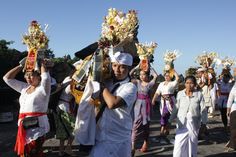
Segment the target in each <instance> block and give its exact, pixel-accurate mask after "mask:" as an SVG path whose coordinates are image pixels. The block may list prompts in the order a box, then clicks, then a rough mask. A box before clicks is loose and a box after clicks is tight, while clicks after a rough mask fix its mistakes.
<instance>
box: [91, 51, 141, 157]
mask: <svg viewBox="0 0 236 157" xmlns="http://www.w3.org/2000/svg"><path fill="white" fill-rule="evenodd" d="M111 61H112V62H116V63H119V64H122V65H127V66H131V65H132V62H133V59H132V56H131V55H130V54H127V53H121V52H116V53H115V54H114V56H111ZM105 86H106V87H107V88H108V90H109V91H110V92H111V93H112V94H113V95H114V96H118V97H121V98H122V99H123V100H124V102H125V105H124V106H120V107H117V108H115V109H109V108H107V107H106V108H105V110H104V112H103V114H102V116H101V118H100V119H99V120H98V122H97V128H96V143H95V145H94V147H93V149H92V151H91V153H90V157H101V156H106V157H121V156H122V157H130V156H131V130H132V124H133V119H132V115H131V112H132V109H133V105H134V102H135V100H136V98H137V87H136V86H135V85H134V84H133V83H131V82H130V78H129V77H127V78H126V79H125V80H122V81H119V82H113V81H109V82H106V83H105ZM114 89H115V90H114Z"/></svg>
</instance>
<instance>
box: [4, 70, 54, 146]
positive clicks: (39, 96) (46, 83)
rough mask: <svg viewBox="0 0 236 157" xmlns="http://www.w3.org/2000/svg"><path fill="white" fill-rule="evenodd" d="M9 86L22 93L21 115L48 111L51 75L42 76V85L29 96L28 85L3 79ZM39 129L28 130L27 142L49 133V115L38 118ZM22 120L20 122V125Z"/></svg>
mask: <svg viewBox="0 0 236 157" xmlns="http://www.w3.org/2000/svg"><path fill="white" fill-rule="evenodd" d="M3 79H4V81H5V82H6V84H7V85H9V86H10V87H11V88H13V89H14V90H16V91H17V92H19V93H21V95H20V98H19V103H20V113H27V112H43V113H46V112H47V110H48V102H49V97H50V91H51V79H50V75H49V73H48V72H47V73H42V74H41V82H40V85H39V86H38V87H37V88H36V89H35V91H34V92H32V93H30V94H28V93H27V92H26V90H27V89H28V88H29V87H30V86H29V85H28V84H27V83H25V82H22V81H18V80H16V79H7V78H5V77H4V78H3ZM38 119H39V127H38V128H33V129H28V130H27V132H26V142H27V143H29V142H31V141H32V140H36V139H37V138H38V137H41V136H43V135H45V134H46V133H47V132H49V129H50V127H49V122H48V117H47V115H43V116H40V117H38ZM19 122H20V120H18V125H19Z"/></svg>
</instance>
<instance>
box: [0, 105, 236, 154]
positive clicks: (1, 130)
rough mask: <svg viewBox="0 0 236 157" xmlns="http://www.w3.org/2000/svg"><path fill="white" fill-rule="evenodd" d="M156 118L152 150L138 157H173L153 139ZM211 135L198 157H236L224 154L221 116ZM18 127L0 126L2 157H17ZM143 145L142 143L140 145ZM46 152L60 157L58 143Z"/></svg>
mask: <svg viewBox="0 0 236 157" xmlns="http://www.w3.org/2000/svg"><path fill="white" fill-rule="evenodd" d="M154 115H155V116H154V117H153V120H152V122H151V129H150V130H151V134H150V148H149V151H148V152H147V153H140V152H139V151H136V156H137V157H171V156H172V151H173V145H172V144H167V145H162V144H160V143H155V142H153V141H152V138H154V137H157V136H158V135H159V130H160V125H159V120H158V119H159V118H158V117H159V116H158V112H157V109H156V110H155V112H154ZM208 126H209V132H210V134H209V135H208V136H206V137H204V138H203V139H202V140H200V141H199V147H198V156H199V157H236V152H231V153H227V152H224V150H225V148H224V145H225V143H226V142H227V140H228V136H227V135H226V134H225V133H224V132H223V128H222V127H223V125H222V123H221V121H220V116H219V114H216V116H215V117H214V118H212V119H210V121H209V125H208ZM16 131H17V127H16V120H15V121H14V122H11V123H2V124H0V157H16V155H15V153H14V152H13V147H14V143H15V135H16ZM174 131H175V130H174V126H173V129H172V131H171V134H170V136H169V139H173V137H174ZM140 144H141V143H140ZM73 148H74V151H75V152H76V153H77V154H78V157H86V156H88V155H86V154H85V153H80V152H79V151H78V146H77V145H74V146H73ZM44 151H45V153H46V156H48V157H57V156H58V155H57V154H58V141H57V140H55V139H54V138H49V139H48V140H47V141H46V142H45V144H44Z"/></svg>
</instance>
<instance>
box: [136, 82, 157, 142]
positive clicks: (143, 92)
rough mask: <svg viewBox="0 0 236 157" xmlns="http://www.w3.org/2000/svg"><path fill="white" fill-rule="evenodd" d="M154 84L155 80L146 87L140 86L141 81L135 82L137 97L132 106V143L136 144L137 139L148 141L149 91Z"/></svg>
mask: <svg viewBox="0 0 236 157" xmlns="http://www.w3.org/2000/svg"><path fill="white" fill-rule="evenodd" d="M154 84H155V80H152V81H151V82H149V83H148V84H147V85H146V86H142V85H141V81H139V80H137V87H138V97H137V100H136V102H135V105H134V125H133V129H132V142H136V140H138V139H145V140H147V139H148V136H149V124H150V114H151V100H150V90H151V88H152V87H153V85H154Z"/></svg>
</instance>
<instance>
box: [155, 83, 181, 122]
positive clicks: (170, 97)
mask: <svg viewBox="0 0 236 157" xmlns="http://www.w3.org/2000/svg"><path fill="white" fill-rule="evenodd" d="M165 83H166V82H161V83H160V84H159V86H158V88H157V90H156V94H158V95H161V105H160V113H161V126H166V125H167V123H168V119H169V117H170V114H171V112H172V109H173V106H174V104H175V102H176V100H175V96H174V92H175V89H176V87H177V84H178V81H177V80H175V81H171V82H168V83H167V84H165Z"/></svg>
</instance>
